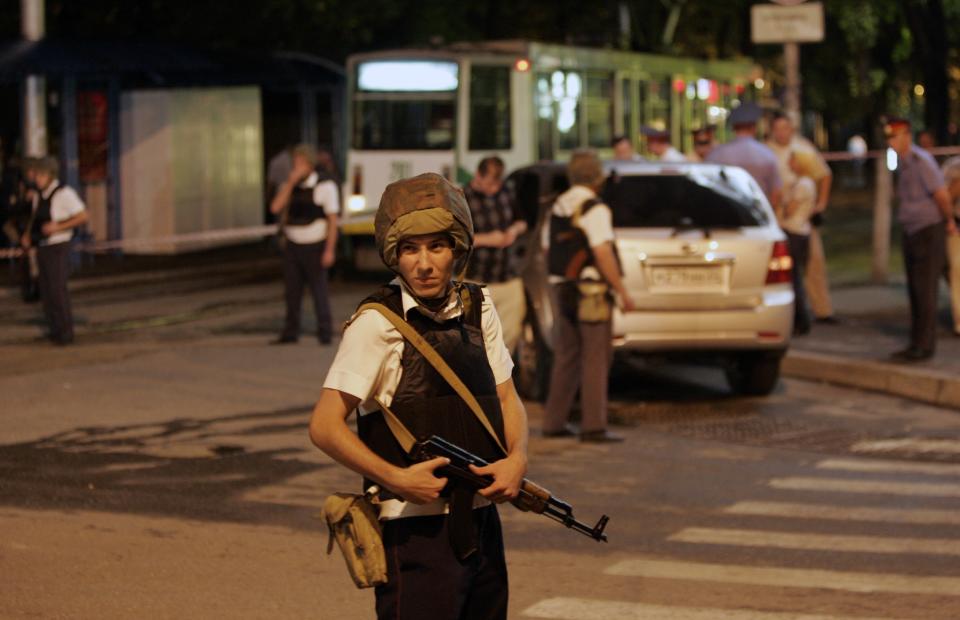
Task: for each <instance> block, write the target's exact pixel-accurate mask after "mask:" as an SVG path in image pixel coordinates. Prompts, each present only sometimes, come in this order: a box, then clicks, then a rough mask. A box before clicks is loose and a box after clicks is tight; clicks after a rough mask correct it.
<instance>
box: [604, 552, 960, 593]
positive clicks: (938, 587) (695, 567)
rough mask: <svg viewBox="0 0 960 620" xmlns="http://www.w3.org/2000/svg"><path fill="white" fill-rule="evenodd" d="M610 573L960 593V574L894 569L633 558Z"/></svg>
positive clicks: (860, 589)
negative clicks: (865, 570)
mask: <svg viewBox="0 0 960 620" xmlns="http://www.w3.org/2000/svg"><path fill="white" fill-rule="evenodd" d="M603 572H604V573H605V574H607V575H619V576H623V577H646V578H649V579H683V580H689V581H715V582H719V583H742V584H752V585H761V586H776V587H783V588H823V589H827V590H846V591H849V592H898V593H911V594H937V595H946V596H960V577H922V576H914V575H899V574H893V573H856V572H843V571H833V570H808V569H798V568H775V567H771V568H766V567H754V566H739V565H735V564H704V563H700V562H674V561H671V560H655V559H642V558H640V559H634V560H624V561H622V562H618V563H617V564H614V565H613V566H611V567H609V568H607V569H606V570H604V571H603Z"/></svg>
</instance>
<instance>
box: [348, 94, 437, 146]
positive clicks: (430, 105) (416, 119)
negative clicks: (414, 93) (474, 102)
mask: <svg viewBox="0 0 960 620" xmlns="http://www.w3.org/2000/svg"><path fill="white" fill-rule="evenodd" d="M453 119H454V102H453V101H452V100H422V99H415V100H403V99H398V100H391V99H361V100H359V101H357V102H356V107H355V109H354V127H353V129H354V131H353V148H355V149H360V150H386V149H390V150H411V149H425V150H448V149H452V148H453V135H454V133H453V129H454V122H453Z"/></svg>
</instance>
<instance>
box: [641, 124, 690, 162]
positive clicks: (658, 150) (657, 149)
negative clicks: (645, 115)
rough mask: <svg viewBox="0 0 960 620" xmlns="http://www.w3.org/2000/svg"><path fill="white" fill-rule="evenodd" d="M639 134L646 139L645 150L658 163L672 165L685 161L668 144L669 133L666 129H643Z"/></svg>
mask: <svg viewBox="0 0 960 620" xmlns="http://www.w3.org/2000/svg"><path fill="white" fill-rule="evenodd" d="M640 133H642V134H643V135H645V136H646V137H647V150H648V151H650V152H651V153H653V154H654V155H655V156H656V157H657V160H658V161H662V162H672V163H679V162H684V161H687V158H686V157H684V156H683V153H681V152H680V151H678V150H677V149H676V148H674V146H673V145H672V144H670V132H669V131H667V130H666V129H656V128H654V127H644V128H642V129H641V130H640Z"/></svg>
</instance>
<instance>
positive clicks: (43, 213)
mask: <svg viewBox="0 0 960 620" xmlns="http://www.w3.org/2000/svg"><path fill="white" fill-rule="evenodd" d="M62 188H63V185H57V186H56V187H55V188H53V191H52V192H50V195H49V196H47V197H46V198H44V197H43V194H42V192H41V194H40V197H39V199H38V200H37V210H36V211H35V212H34V214H33V223H32V224H31V226H30V242H31V243H32V244H33V245H37V244H38V243H40V241H41V240H43V239H46V238H47V237H48V236H49V235H45V234H43V225H44V224H46V223H47V222H52V221H53V215H52V213H51V212H50V206H51V205H52V204H53V197H54V196H56V195H57V192H59V191H60V190H61V189H62Z"/></svg>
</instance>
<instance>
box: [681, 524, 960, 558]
mask: <svg viewBox="0 0 960 620" xmlns="http://www.w3.org/2000/svg"><path fill="white" fill-rule="evenodd" d="M668 540H672V541H677V542H687V543H702V544H712V545H737V546H744V547H776V548H780V549H811V550H824V551H853V552H863V553H922V554H926V555H960V540H951V539H943V538H889V537H881V536H841V535H834V534H807V533H799V534H798V533H792V532H765V531H762V530H740V529H721V528H708V527H689V528H686V529H683V530H680V531H679V532H677V533H675V534H672V535H671V536H670V537H669V538H668Z"/></svg>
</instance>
